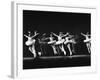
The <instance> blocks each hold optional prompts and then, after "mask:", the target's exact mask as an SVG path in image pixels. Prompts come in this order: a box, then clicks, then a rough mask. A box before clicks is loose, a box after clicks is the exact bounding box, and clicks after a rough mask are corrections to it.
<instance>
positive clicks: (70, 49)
mask: <svg viewBox="0 0 100 80" xmlns="http://www.w3.org/2000/svg"><path fill="white" fill-rule="evenodd" d="M67 47H68V49H69V52H70V56H71V55H72V51H71V48H70V44H68V45H67Z"/></svg>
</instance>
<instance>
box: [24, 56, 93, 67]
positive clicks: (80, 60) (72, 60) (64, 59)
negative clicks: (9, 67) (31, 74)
mask: <svg viewBox="0 0 100 80" xmlns="http://www.w3.org/2000/svg"><path fill="white" fill-rule="evenodd" d="M80 66H91V56H90V55H72V56H41V57H37V58H33V57H24V58H23V69H40V68H58V67H80Z"/></svg>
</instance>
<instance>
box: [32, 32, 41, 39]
mask: <svg viewBox="0 0 100 80" xmlns="http://www.w3.org/2000/svg"><path fill="white" fill-rule="evenodd" d="M38 34H39V33H37V34H35V35H34V36H32V37H31V38H34V37H35V36H37V35H38Z"/></svg>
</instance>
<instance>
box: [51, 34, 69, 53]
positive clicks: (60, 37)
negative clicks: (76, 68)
mask: <svg viewBox="0 0 100 80" xmlns="http://www.w3.org/2000/svg"><path fill="white" fill-rule="evenodd" d="M53 35H54V36H56V37H57V38H58V41H57V42H56V45H58V46H59V48H60V49H61V51H62V52H64V55H66V51H65V49H64V46H63V42H64V41H65V39H63V37H65V36H67V35H68V33H66V34H65V35H64V34H63V33H62V32H60V33H59V35H57V34H55V33H53Z"/></svg>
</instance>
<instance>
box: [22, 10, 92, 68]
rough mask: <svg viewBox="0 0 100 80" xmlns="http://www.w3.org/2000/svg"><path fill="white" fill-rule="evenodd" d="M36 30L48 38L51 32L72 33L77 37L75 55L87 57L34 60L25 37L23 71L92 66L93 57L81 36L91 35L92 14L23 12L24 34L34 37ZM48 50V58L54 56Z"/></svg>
mask: <svg viewBox="0 0 100 80" xmlns="http://www.w3.org/2000/svg"><path fill="white" fill-rule="evenodd" d="M35 30H37V31H38V32H39V33H40V34H43V33H46V34H47V36H49V35H50V32H54V33H56V34H58V33H59V32H64V33H66V32H70V34H72V35H76V37H77V39H76V41H77V44H75V45H74V47H75V48H74V49H75V52H76V53H74V54H73V55H86V56H79V57H77V56H76V57H68V56H64V57H62V58H58V59H55V58H54V59H52V58H51V59H48V58H47V59H41V57H40V58H36V59H34V60H33V54H32V53H31V52H30V51H29V49H28V46H26V45H25V41H27V38H25V37H24V36H23V69H34V68H51V67H73V66H90V65H91V58H90V57H91V56H90V55H89V53H88V51H87V48H86V45H85V43H83V40H84V39H85V38H84V37H83V36H82V35H81V34H80V33H86V32H89V34H91V31H90V30H91V14H87V13H69V12H49V11H31V10H23V34H26V35H28V31H31V32H32V35H33V32H34V31H35ZM47 48H48V47H47ZM48 49H49V51H48V53H47V57H48V56H52V54H53V53H52V51H51V50H50V48H48ZM66 51H67V50H66ZM27 57H31V59H29V60H27V59H25V60H24V58H27ZM55 63H56V64H55Z"/></svg>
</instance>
